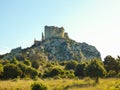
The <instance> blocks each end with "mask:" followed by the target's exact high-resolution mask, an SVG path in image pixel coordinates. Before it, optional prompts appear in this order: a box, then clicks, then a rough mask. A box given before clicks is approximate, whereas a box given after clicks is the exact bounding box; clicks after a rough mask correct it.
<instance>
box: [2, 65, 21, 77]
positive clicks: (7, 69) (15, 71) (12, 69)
mask: <svg viewBox="0 0 120 90" xmlns="http://www.w3.org/2000/svg"><path fill="white" fill-rule="evenodd" d="M3 71H4V73H3V75H4V77H5V79H7V78H17V77H18V76H21V75H22V71H21V69H20V68H19V67H18V66H17V65H14V64H6V65H5V66H4V68H3Z"/></svg>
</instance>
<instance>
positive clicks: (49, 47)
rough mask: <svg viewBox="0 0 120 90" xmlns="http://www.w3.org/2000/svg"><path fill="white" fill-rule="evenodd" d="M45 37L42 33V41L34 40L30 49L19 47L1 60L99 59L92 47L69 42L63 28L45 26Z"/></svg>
mask: <svg viewBox="0 0 120 90" xmlns="http://www.w3.org/2000/svg"><path fill="white" fill-rule="evenodd" d="M44 31H45V32H44V33H45V36H44V34H43V33H42V40H41V41H37V40H34V44H33V45H32V46H31V47H30V48H26V49H21V47H19V48H16V49H13V50H11V52H10V53H8V54H5V55H3V56H0V58H2V59H12V58H13V57H16V58H17V59H19V60H22V59H24V58H28V59H30V60H85V59H92V58H95V57H96V58H101V55H100V52H99V51H98V50H97V49H96V48H95V47H94V46H92V45H88V44H87V43H78V42H76V41H74V40H71V39H70V38H69V36H68V33H66V32H64V28H63V27H61V28H58V27H54V26H45V30H44Z"/></svg>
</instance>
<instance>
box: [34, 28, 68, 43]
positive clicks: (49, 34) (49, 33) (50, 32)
mask: <svg viewBox="0 0 120 90" xmlns="http://www.w3.org/2000/svg"><path fill="white" fill-rule="evenodd" d="M50 38H69V37H68V33H66V32H65V30H64V28H63V27H60V28H59V27H55V26H45V27H44V34H43V32H42V41H43V40H46V39H50ZM38 43H39V41H38V40H36V39H34V44H38Z"/></svg>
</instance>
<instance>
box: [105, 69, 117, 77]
mask: <svg viewBox="0 0 120 90" xmlns="http://www.w3.org/2000/svg"><path fill="white" fill-rule="evenodd" d="M115 76H117V74H116V72H115V71H113V70H110V71H109V72H108V73H107V76H106V77H115Z"/></svg>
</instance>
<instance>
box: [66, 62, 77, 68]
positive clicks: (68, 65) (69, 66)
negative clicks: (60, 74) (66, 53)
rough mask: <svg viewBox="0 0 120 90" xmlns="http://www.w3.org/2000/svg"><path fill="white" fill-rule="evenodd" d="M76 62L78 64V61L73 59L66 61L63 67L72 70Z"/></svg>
mask: <svg viewBox="0 0 120 90" xmlns="http://www.w3.org/2000/svg"><path fill="white" fill-rule="evenodd" d="M77 64H78V62H77V61H75V60H71V61H68V62H67V63H66V66H65V69H67V70H70V69H73V70H74V69H75V68H76V66H77Z"/></svg>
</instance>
